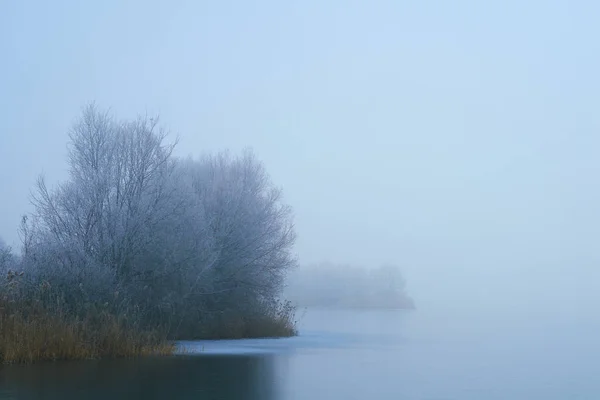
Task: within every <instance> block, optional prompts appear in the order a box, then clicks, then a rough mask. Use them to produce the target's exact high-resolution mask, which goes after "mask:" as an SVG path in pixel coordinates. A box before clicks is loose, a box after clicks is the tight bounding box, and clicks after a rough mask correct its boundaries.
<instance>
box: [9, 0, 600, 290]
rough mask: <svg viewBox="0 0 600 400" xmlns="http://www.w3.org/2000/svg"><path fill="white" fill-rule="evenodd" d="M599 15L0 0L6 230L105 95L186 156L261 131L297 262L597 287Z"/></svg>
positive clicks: (567, 9) (328, 4)
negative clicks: (171, 139) (152, 122)
mask: <svg viewBox="0 0 600 400" xmlns="http://www.w3.org/2000/svg"><path fill="white" fill-rule="evenodd" d="M599 16H600V5H598V4H595V2H592V1H566V0H565V1H541V0H536V1H527V2H522V1H512V0H511V1H493V2H492V1H476V0H471V1H467V0H459V1H396V0H388V1H342V0H336V1H316V0H315V1H312V0H311V1H275V0H272V1H256V2H242V1H235V2H234V1H220V2H200V1H191V0H190V1H177V0H174V1H157V0H152V1H148V0H145V1H142V0H135V1H117V0H109V1H102V2H83V1H60V0H56V1H41V0H40V1H25V0H19V1H16V0H6V1H2V2H1V4H0V54H1V56H0V61H1V62H0V139H1V140H0V188H1V194H2V197H1V200H0V235H1V236H2V237H4V238H5V239H6V241H7V242H9V243H13V244H16V243H17V241H18V236H17V234H16V229H17V226H18V223H19V219H20V216H21V214H22V213H24V212H26V211H28V210H29V207H30V206H29V203H28V195H29V190H30V188H31V187H32V185H33V183H34V181H35V179H36V177H37V175H38V174H39V173H41V172H44V173H45V174H46V176H47V178H48V179H49V180H50V182H56V181H58V180H60V179H64V178H65V177H66V164H65V154H66V141H67V136H66V135H67V130H68V128H69V126H70V124H71V123H72V122H73V121H74V119H75V118H76V117H77V116H78V115H79V113H80V110H81V107H82V106H83V105H84V104H86V103H87V102H89V101H93V100H95V101H96V102H97V103H98V105H99V106H101V107H111V108H112V110H113V111H114V113H115V114H116V115H117V116H119V117H134V116H135V115H136V114H137V113H139V112H145V111H148V112H150V113H158V114H160V116H161V119H162V122H163V123H164V124H165V125H166V126H168V127H169V128H170V129H171V131H172V132H173V133H174V134H178V135H179V136H180V138H181V143H180V146H179V149H178V153H179V154H180V155H188V154H200V153H201V152H203V151H214V150H219V149H223V148H230V149H232V150H235V151H236V150H240V149H241V148H243V147H246V146H251V147H253V148H254V150H255V151H256V152H257V153H258V156H259V157H260V158H261V159H262V160H264V162H265V163H266V165H267V168H268V170H269V172H270V173H271V175H272V177H273V179H274V180H275V181H276V183H278V184H279V185H281V186H282V187H283V189H284V193H285V196H286V199H287V201H288V202H289V203H290V204H291V205H292V206H293V207H294V209H295V212H296V225H297V231H298V242H297V252H298V254H299V256H300V258H301V261H302V262H303V263H311V262H317V261H321V260H324V259H328V260H331V261H334V262H348V263H356V264H379V263H381V262H395V263H397V264H400V265H402V266H403V267H404V268H405V270H406V273H407V277H408V279H409V290H410V288H411V287H412V288H413V289H414V290H417V291H418V288H423V287H427V288H435V289H436V290H446V291H450V292H449V293H453V292H452V290H454V289H452V288H453V287H457V285H458V284H459V282H461V285H462V286H461V288H462V289H465V288H466V289H467V290H466V292H467V293H468V294H467V295H468V296H472V295H473V294H481V293H483V292H485V291H486V290H489V289H490V285H492V284H493V282H503V283H502V284H506V283H507V282H513V283H511V290H512V292H513V293H525V292H530V291H532V290H533V291H535V290H537V291H540V292H543V291H546V292H548V293H549V292H552V293H555V292H556V291H557V290H562V291H564V292H567V293H571V294H577V293H580V289H581V288H584V289H586V290H592V289H593V288H595V287H598V283H597V282H598V278H599V277H600V274H599V273H598V272H596V271H597V270H598V265H599V261H600V256H599V254H598V246H597V244H598V239H599V236H600V214H599V213H598V207H599V204H600V188H599V186H598V177H599V173H600V158H599V157H598V152H599V149H600V135H599V133H600V113H599V112H598V110H599V107H598V106H599V100H600V97H599V93H600V79H599V77H598V73H599V71H600V42H599V41H598V37H600V27H598V26H594V25H597V24H596V22H597V21H598V17H599ZM515 281H516V282H518V283H514V282H515ZM594 285H596V286H594ZM495 287H498V286H495ZM545 288H547V289H545ZM463 292H464V290H463ZM416 297H417V299H418V296H416Z"/></svg>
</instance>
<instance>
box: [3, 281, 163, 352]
mask: <svg viewBox="0 0 600 400" xmlns="http://www.w3.org/2000/svg"><path fill="white" fill-rule="evenodd" d="M18 277H19V274H14V273H13V272H12V271H9V273H8V276H7V277H6V279H5V280H4V282H2V284H0V362H2V363H29V362H33V361H43V360H61V359H90V358H102V357H135V356H141V355H150V354H171V353H172V352H173V351H174V345H173V344H172V343H170V342H168V341H167V340H166V339H167V337H166V331H164V330H160V329H142V328H141V327H140V326H139V325H138V324H137V323H136V320H135V318H131V317H128V315H127V313H125V312H122V313H118V314H117V313H115V312H112V311H109V308H108V305H102V306H103V307H102V306H100V307H87V310H86V311H85V312H73V311H72V310H71V309H69V307H68V306H67V305H66V304H64V302H63V301H62V300H61V299H62V297H61V296H60V295H59V294H56V293H52V292H51V291H50V290H49V288H48V285H45V284H42V285H39V288H38V289H37V290H35V291H34V292H31V291H28V292H27V295H24V294H23V293H22V292H21V291H20V290H19V289H20V288H19V282H18Z"/></svg>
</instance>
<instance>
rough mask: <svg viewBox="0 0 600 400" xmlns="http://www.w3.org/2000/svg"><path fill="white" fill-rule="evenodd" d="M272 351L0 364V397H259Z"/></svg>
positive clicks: (270, 385)
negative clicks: (233, 354)
mask: <svg viewBox="0 0 600 400" xmlns="http://www.w3.org/2000/svg"><path fill="white" fill-rule="evenodd" d="M274 371H275V368H274V359H273V357H272V356H266V355H261V356H256V355H252V356H249V355H235V356H223V355H219V356H217V355H215V356H189V357H188V356H185V357H184V356H177V357H168V358H152V359H137V360H99V361H77V362H56V363H43V364H36V365H31V366H3V367H0V399H2V400H4V399H19V400H21V399H27V400H29V399H61V400H68V399H92V400H93V399H103V400H105V399H110V400H116V399H224V400H226V399H249V400H253V399H261V400H263V399H264V400H272V399H275V398H276V397H277V396H276V387H275V380H276V379H274Z"/></svg>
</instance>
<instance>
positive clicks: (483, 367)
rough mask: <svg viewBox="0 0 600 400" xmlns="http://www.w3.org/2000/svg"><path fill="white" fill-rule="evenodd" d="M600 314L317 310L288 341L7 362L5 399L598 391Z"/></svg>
mask: <svg viewBox="0 0 600 400" xmlns="http://www.w3.org/2000/svg"><path fill="white" fill-rule="evenodd" d="M599 328H600V324H599V323H598V318H597V317H596V316H595V315H594V317H593V318H591V317H590V318H588V317H586V314H585V313H582V312H573V313H572V314H570V315H569V316H566V315H564V314H563V315H561V316H560V318H559V317H558V316H556V315H553V313H552V312H551V310H548V311H546V312H544V313H538V314H531V313H525V312H521V313H515V312H504V313H495V314H491V313H490V314H478V313H475V312H466V311H464V312H456V311H454V312H449V311H448V310H446V311H445V312H435V311H433V310H428V309H426V308H425V309H419V310H417V311H413V312H404V311H393V310H389V311H387V310H384V311H351V310H324V309H312V310H308V311H306V313H305V315H304V316H302V318H301V320H300V336H299V337H295V338H290V339H261V340H242V341H218V342H214V341H204V342H182V343H181V345H180V346H182V347H183V348H185V349H186V351H185V352H186V353H187V354H186V355H180V356H173V357H167V358H152V359H138V360H100V361H83V362H79V361H78V362H55V363H42V364H36V365H32V366H4V367H1V369H0V399H84V398H85V399H111V400H116V399H125V398H127V399H138V398H139V399H264V400H270V399H272V400H277V399H332V400H335V399H366V398H370V399H394V400H398V399H407V400H413V399H414V400H484V399H487V400H494V399H507V400H518V399H527V400H533V399H540V400H542V399H543V400H549V399H561V400H562V399H599V398H600V380H598V379H597V377H598V376H600V340H599V339H598V332H600V330H599Z"/></svg>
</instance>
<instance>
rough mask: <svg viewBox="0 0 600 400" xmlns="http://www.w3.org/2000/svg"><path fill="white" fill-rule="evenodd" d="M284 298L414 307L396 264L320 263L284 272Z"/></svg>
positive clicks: (308, 303) (314, 303)
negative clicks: (371, 265) (285, 284)
mask: <svg viewBox="0 0 600 400" xmlns="http://www.w3.org/2000/svg"><path fill="white" fill-rule="evenodd" d="M285 294H286V298H287V299H289V300H290V301H291V302H292V303H294V304H296V305H297V306H300V307H337V308H369V309H414V308H415V304H414V301H413V299H412V298H410V297H409V296H408V294H407V293H406V281H405V279H404V277H403V276H402V273H401V271H400V268H399V267H397V266H395V265H389V264H386V265H382V266H380V267H377V268H365V267H358V266H352V265H336V264H332V263H322V264H318V265H312V266H307V267H300V268H298V269H297V270H295V271H294V272H292V273H290V274H289V276H288V281H287V287H286V290H285Z"/></svg>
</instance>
